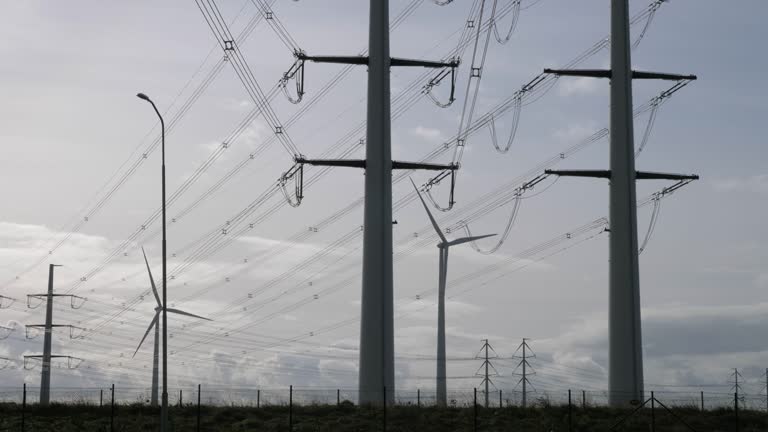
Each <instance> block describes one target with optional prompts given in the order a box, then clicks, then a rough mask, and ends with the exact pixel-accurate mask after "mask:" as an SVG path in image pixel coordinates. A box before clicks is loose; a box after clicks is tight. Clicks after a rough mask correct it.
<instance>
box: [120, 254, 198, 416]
mask: <svg viewBox="0 0 768 432" xmlns="http://www.w3.org/2000/svg"><path fill="white" fill-rule="evenodd" d="M141 253H142V254H143V255H144V263H145V264H146V265H147V273H148V274H149V283H150V284H151V285H152V294H153V295H154V297H155V301H156V302H157V306H156V307H155V317H154V318H152V321H150V323H149V327H147V331H146V332H145V333H144V337H142V338H141V342H139V346H137V347H136V351H134V353H133V357H136V353H138V352H139V349H140V348H141V345H142V344H143V343H144V339H146V338H147V335H148V334H149V332H150V331H152V328H153V327H154V328H155V343H154V355H153V357H152V395H151V396H150V405H151V406H153V407H156V406H157V399H158V393H159V390H158V389H159V386H158V376H159V365H158V363H159V359H160V355H159V352H160V324H159V321H160V314H161V313H162V312H163V303H162V302H161V301H160V295H159V294H158V293H157V287H156V286H155V279H154V278H153V277H152V270H150V268H149V261H148V260H147V254H146V253H145V252H144V248H141ZM166 311H168V312H171V313H175V314H179V315H186V316H189V317H193V318H199V319H204V320H206V321H212V320H210V319H208V318H205V317H201V316H199V315H195V314H191V313H189V312H184V311H181V310H178V309H174V308H166Z"/></svg>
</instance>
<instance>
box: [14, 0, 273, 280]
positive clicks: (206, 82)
mask: <svg viewBox="0 0 768 432" xmlns="http://www.w3.org/2000/svg"><path fill="white" fill-rule="evenodd" d="M269 1H270V2H272V3H274V2H275V1H276V0H269ZM242 11H243V8H241V9H240V12H238V14H237V16H236V17H235V20H237V19H238V17H239V16H240V15H241V13H242ZM256 24H258V21H256V20H253V19H252V20H251V21H250V22H249V23H248V25H246V27H245V28H244V29H243V31H242V32H241V33H240V35H239V37H240V38H242V39H243V40H245V39H246V38H247V37H248V36H249V35H250V33H251V32H252V31H253V29H254V28H255V26H256ZM214 50H215V48H214V49H211V51H210V52H209V53H208V55H207V56H206V58H205V59H204V60H203V62H202V63H201V64H200V66H199V67H198V69H197V70H196V71H195V73H194V74H193V75H192V77H191V78H190V79H189V81H188V82H187V83H186V84H185V85H184V86H183V87H182V89H181V90H180V91H179V93H178V94H177V95H176V98H175V99H174V100H173V101H172V103H171V105H170V106H169V108H168V109H167V110H166V113H167V112H168V111H170V109H171V108H172V107H173V105H174V104H175V102H176V101H177V100H178V98H179V97H180V96H181V94H182V93H183V92H184V91H185V90H186V89H187V88H188V87H189V85H190V84H191V83H192V81H193V80H194V78H195V77H196V76H197V74H199V73H200V71H201V70H202V68H203V66H204V65H205V63H207V61H208V59H209V58H210V56H211V55H212V54H213V52H214ZM222 68H223V62H222V61H219V62H218V63H217V64H216V65H215V66H214V67H213V68H212V69H211V71H210V72H209V73H208V75H206V77H205V78H204V79H203V80H202V81H201V82H200V84H198V86H197V87H196V88H195V90H194V91H193V92H192V94H190V95H189V96H188V97H187V99H186V100H185V102H184V103H183V104H182V106H181V107H180V108H179V109H178V110H177V111H176V112H175V113H174V114H173V115H172V117H171V119H170V121H169V123H168V128H167V129H168V132H171V131H172V130H173V128H174V126H176V124H177V123H178V122H179V121H180V120H181V119H182V118H183V116H184V115H185V114H186V113H187V112H188V111H189V109H190V108H191V107H192V105H193V104H194V103H195V102H196V101H197V100H198V99H199V97H200V96H201V95H202V93H203V92H204V91H205V90H206V89H207V88H208V87H209V86H210V84H211V82H212V81H213V79H214V78H215V77H216V76H217V75H218V73H219V72H220V71H221V69H222ZM155 127H156V126H154V127H153V128H152V129H151V130H150V131H149V132H148V133H147V134H146V135H145V137H144V139H142V140H141V141H140V143H139V145H138V146H136V148H135V149H134V150H133V152H132V153H131V154H130V155H129V156H128V158H127V159H126V160H125V161H124V162H123V164H122V165H121V166H120V167H119V168H118V169H117V170H116V171H115V172H114V173H113V174H112V176H110V178H109V179H108V180H107V181H106V182H105V183H104V184H103V186H102V187H101V188H100V189H99V191H98V192H97V193H96V194H95V195H94V198H96V197H98V196H99V195H100V194H101V193H102V192H103V191H104V190H106V189H107V187H108V186H109V185H110V183H111V182H112V180H114V179H115V178H116V177H117V176H118V173H120V171H121V170H122V169H123V167H125V166H126V164H128V163H129V161H130V160H131V159H132V158H133V156H134V154H135V153H136V152H137V151H138V149H139V148H140V147H141V145H142V144H143V142H144V141H145V140H146V139H147V138H148V137H149V136H150V135H151V134H152V132H153V131H154V130H155ZM159 143H160V140H159V138H156V139H155V140H154V141H153V142H152V143H151V144H150V146H149V147H148V148H147V149H146V150H145V151H144V153H143V154H142V156H141V157H140V158H139V159H138V160H135V161H134V163H133V164H132V165H131V166H130V167H129V168H128V170H127V171H126V172H124V173H123V174H122V175H121V176H120V178H119V179H118V181H117V182H116V183H115V184H113V185H112V186H111V187H110V188H109V190H108V191H107V192H106V194H104V195H103V196H101V198H100V199H99V200H98V201H97V202H96V204H94V205H93V206H91V207H90V210H87V211H85V210H83V211H85V215H84V216H80V217H76V219H78V222H77V223H76V224H75V225H74V226H73V227H72V228H71V229H69V230H68V232H67V234H66V235H65V236H63V237H62V238H61V239H59V241H58V242H57V243H56V244H54V245H53V246H52V247H50V248H49V250H48V252H47V253H46V254H45V255H42V256H41V257H40V258H39V259H38V260H37V261H35V262H34V263H32V264H31V265H29V266H27V267H26V268H25V269H23V270H22V272H20V273H18V274H17V275H16V277H14V278H13V279H11V280H10V281H8V282H6V283H5V284H3V286H2V288H1V289H5V288H7V287H8V286H9V285H10V284H12V283H13V282H15V281H16V280H18V279H20V277H21V276H23V275H24V274H27V273H28V272H29V271H31V270H32V269H34V268H36V267H37V266H38V265H39V264H40V263H42V262H44V261H45V260H46V259H47V258H48V256H50V255H52V254H53V253H54V252H55V251H56V250H58V249H59V248H60V247H61V246H62V245H63V244H64V243H66V242H67V241H68V240H69V239H70V238H71V236H72V235H73V234H75V233H76V232H79V231H80V229H81V228H82V227H83V226H84V225H85V224H86V223H87V222H88V221H89V220H90V218H92V217H93V216H94V215H96V214H97V213H98V211H99V210H100V209H101V208H102V207H104V205H105V204H106V203H107V202H108V201H109V199H111V198H112V196H114V194H115V193H116V192H117V191H118V190H119V189H120V188H121V187H122V185H123V184H125V182H126V181H127V180H128V178H130V177H131V176H132V175H133V174H134V173H135V172H136V170H137V169H138V166H139V165H141V163H142V162H143V161H144V160H145V159H146V156H148V155H149V154H151V153H152V152H153V151H154V150H155V149H156V148H157V146H158V145H159ZM85 208H86V209H87V208H89V206H85ZM81 212H82V211H81ZM73 219H75V218H73ZM65 225H69V223H67V224H65ZM54 237H55V235H54V236H52V237H51V239H53V238H54Z"/></svg>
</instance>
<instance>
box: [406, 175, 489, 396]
mask: <svg viewBox="0 0 768 432" xmlns="http://www.w3.org/2000/svg"><path fill="white" fill-rule="evenodd" d="M411 184H413V188H414V189H415V190H416V194H417V195H418V196H419V200H421V204H422V205H423V206H424V210H426V211H427V216H429V221H430V222H431V223H432V226H433V227H434V228H435V232H437V235H438V237H440V243H438V244H437V248H438V250H439V251H440V265H439V273H438V279H437V280H438V294H437V394H436V402H437V406H439V407H444V406H446V405H447V404H448V390H447V388H446V387H447V386H446V375H445V282H446V279H447V276H448V249H449V248H450V247H451V246H456V245H460V244H462V243H468V242H471V241H475V240H480V239H484V238H486V237H492V236H495V235H496V234H486V235H480V236H473V237H462V238H458V239H456V240H451V241H448V239H447V238H445V235H444V234H443V231H442V230H441V229H440V227H439V226H438V225H437V221H436V220H435V218H434V216H432V212H431V211H429V206H427V203H426V202H424V198H422V196H421V193H420V192H419V188H417V187H416V183H414V182H413V180H411Z"/></svg>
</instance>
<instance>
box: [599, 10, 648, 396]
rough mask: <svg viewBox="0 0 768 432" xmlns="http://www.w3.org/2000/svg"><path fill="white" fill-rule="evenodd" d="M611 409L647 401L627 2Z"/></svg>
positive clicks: (616, 91)
mask: <svg viewBox="0 0 768 432" xmlns="http://www.w3.org/2000/svg"><path fill="white" fill-rule="evenodd" d="M611 71H612V75H611V116H610V117H611V118H610V141H611V142H610V149H611V150H610V153H611V156H610V165H611V183H610V223H611V238H610V275H609V279H610V288H609V300H608V302H609V312H608V319H609V344H610V348H609V379H608V381H609V384H608V385H609V391H610V396H609V398H610V404H611V405H613V406H621V405H626V404H628V403H629V402H630V401H632V400H643V355H642V338H641V328H640V325H641V324H640V279H639V274H638V273H639V270H638V259H637V254H638V242H637V205H636V191H635V145H634V127H633V120H632V61H631V51H630V40H629V4H628V0H611Z"/></svg>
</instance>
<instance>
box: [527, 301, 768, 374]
mask: <svg viewBox="0 0 768 432" xmlns="http://www.w3.org/2000/svg"><path fill="white" fill-rule="evenodd" d="M642 314H643V350H644V354H645V358H644V360H645V375H646V381H648V382H651V383H657V384H658V383H665V384H670V385H671V384H675V385H691V384H702V383H708V382H711V381H712V379H713V378H712V375H713V374H716V375H715V376H719V377H718V379H717V380H718V382H720V381H722V380H724V379H726V378H727V373H728V370H729V368H731V367H733V365H737V366H739V367H742V368H750V367H751V368H753V369H754V368H759V367H764V366H763V364H764V362H765V361H766V360H768V344H766V343H765V329H766V328H768V303H758V304H753V305H731V306H687V305H665V306H659V307H652V308H643V311H642ZM535 345H536V347H537V349H538V352H539V353H544V354H540V357H541V358H542V359H543V360H544V361H547V362H548V363H551V364H547V365H546V367H547V368H554V369H552V370H560V371H561V372H560V373H565V374H569V376H570V377H571V378H573V379H577V378H579V379H582V380H587V381H590V382H593V383H599V384H597V385H605V384H607V381H606V380H601V379H600V376H603V375H604V376H605V377H606V378H607V375H605V373H606V371H607V368H608V321H607V317H606V316H605V315H604V314H596V315H591V316H587V317H584V318H583V319H582V320H581V321H580V322H578V323H576V324H575V325H572V326H570V327H569V329H568V330H567V331H565V332H563V333H562V334H560V335H558V336H556V337H554V338H551V339H539V340H536V341H535ZM704 370H706V371H709V372H708V373H702V371H704ZM717 374H719V375H717Z"/></svg>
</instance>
